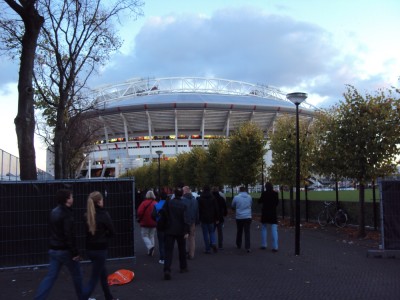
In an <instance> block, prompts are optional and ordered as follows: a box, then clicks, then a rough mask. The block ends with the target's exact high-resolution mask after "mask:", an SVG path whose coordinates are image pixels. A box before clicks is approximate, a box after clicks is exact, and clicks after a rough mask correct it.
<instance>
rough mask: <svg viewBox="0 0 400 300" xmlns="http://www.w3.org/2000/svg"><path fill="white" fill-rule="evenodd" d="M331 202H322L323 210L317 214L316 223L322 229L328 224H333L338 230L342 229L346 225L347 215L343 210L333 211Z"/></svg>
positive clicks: (333, 207) (333, 206)
mask: <svg viewBox="0 0 400 300" xmlns="http://www.w3.org/2000/svg"><path fill="white" fill-rule="evenodd" d="M334 209H335V205H334V203H333V202H326V201H325V202H324V209H323V210H322V211H321V212H320V213H319V214H318V223H319V225H321V226H322V227H325V226H326V225H328V224H334V225H336V226H337V227H339V228H343V227H344V226H346V224H347V220H348V218H347V214H346V212H345V211H344V210H343V209H338V210H336V212H335V211H334Z"/></svg>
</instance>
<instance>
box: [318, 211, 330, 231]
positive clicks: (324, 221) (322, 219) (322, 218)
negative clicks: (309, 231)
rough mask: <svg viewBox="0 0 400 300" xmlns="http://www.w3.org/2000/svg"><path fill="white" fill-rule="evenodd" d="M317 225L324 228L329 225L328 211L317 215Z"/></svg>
mask: <svg viewBox="0 0 400 300" xmlns="http://www.w3.org/2000/svg"><path fill="white" fill-rule="evenodd" d="M318 223H319V225H321V227H325V226H326V225H328V223H329V213H328V210H325V209H324V210H323V211H321V212H320V213H319V214H318Z"/></svg>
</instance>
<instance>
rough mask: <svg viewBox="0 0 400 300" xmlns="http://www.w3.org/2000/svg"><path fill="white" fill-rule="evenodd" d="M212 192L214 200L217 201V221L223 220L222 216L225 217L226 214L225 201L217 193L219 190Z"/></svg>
mask: <svg viewBox="0 0 400 300" xmlns="http://www.w3.org/2000/svg"><path fill="white" fill-rule="evenodd" d="M212 194H213V196H214V198H215V201H217V203H218V216H219V219H218V221H220V222H224V217H226V216H227V214H228V209H227V207H226V201H225V199H224V198H223V197H222V196H221V195H220V194H219V192H213V193H212Z"/></svg>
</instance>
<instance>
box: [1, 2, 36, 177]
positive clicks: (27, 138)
mask: <svg viewBox="0 0 400 300" xmlns="http://www.w3.org/2000/svg"><path fill="white" fill-rule="evenodd" d="M34 2H35V1H32V2H31V5H26V6H25V7H24V9H21V10H16V11H17V13H18V14H19V15H20V16H21V18H22V20H23V21H24V25H25V33H24V36H23V38H22V49H21V64H20V68H19V79H18V113H17V116H16V117H15V119H14V123H15V131H16V133H17V140H18V150H19V158H20V178H21V180H36V179H37V170H36V155H35V145H34V136H35V112H34V105H33V104H34V101H33V96H34V93H33V92H34V91H33V87H32V80H33V66H34V61H35V52H36V47H37V40H38V37H39V33H40V29H41V27H42V25H43V22H44V18H43V17H42V16H40V15H39V13H38V12H37V10H36V9H35V5H34ZM7 3H8V2H7ZM10 5H11V4H10Z"/></svg>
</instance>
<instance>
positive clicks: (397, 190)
mask: <svg viewBox="0 0 400 300" xmlns="http://www.w3.org/2000/svg"><path fill="white" fill-rule="evenodd" d="M380 192H381V222H382V244H383V245H382V246H383V249H385V250H400V218H399V216H400V180H382V181H380Z"/></svg>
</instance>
